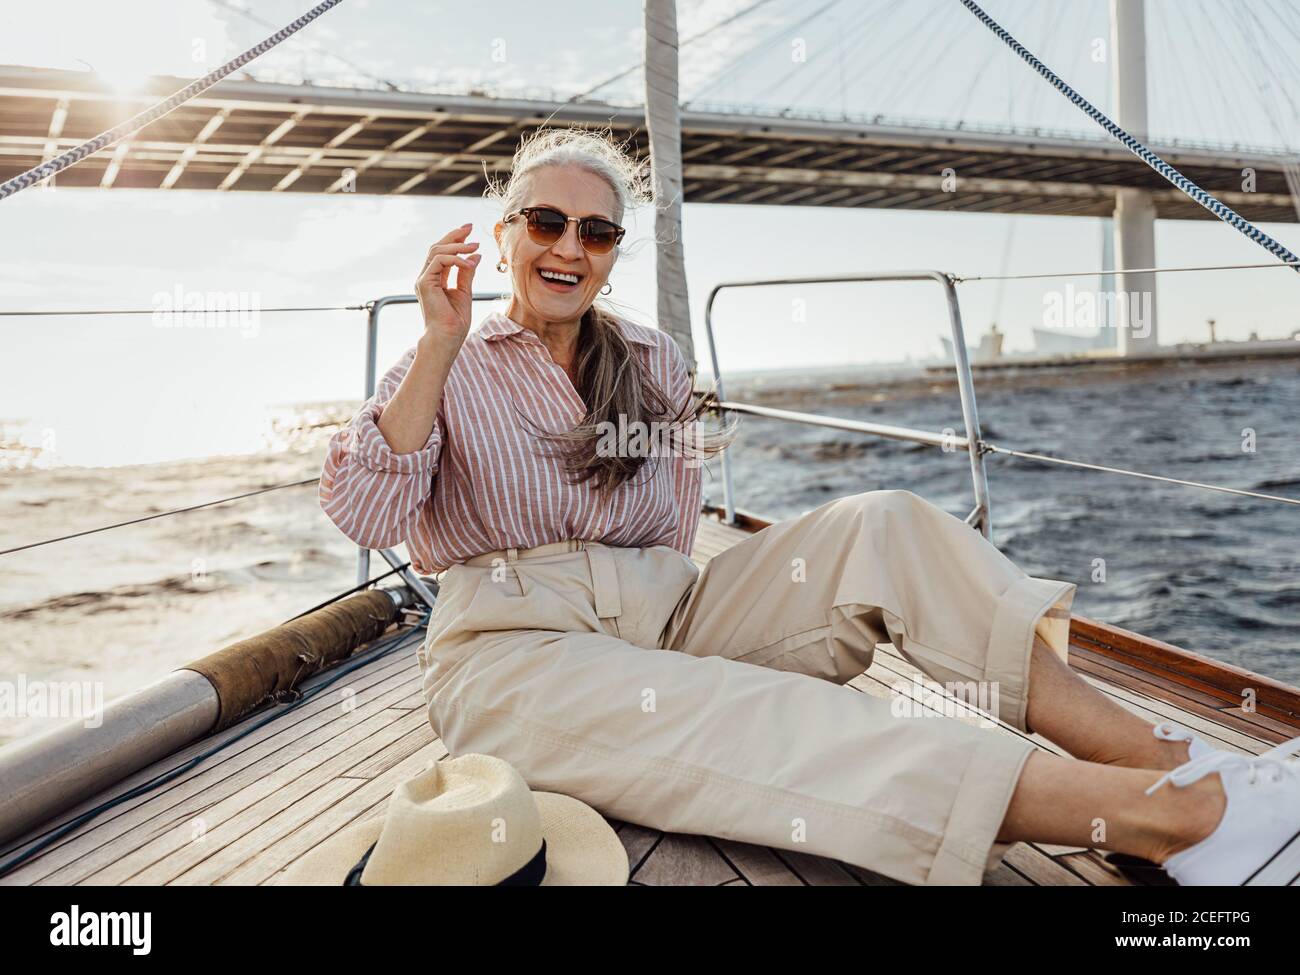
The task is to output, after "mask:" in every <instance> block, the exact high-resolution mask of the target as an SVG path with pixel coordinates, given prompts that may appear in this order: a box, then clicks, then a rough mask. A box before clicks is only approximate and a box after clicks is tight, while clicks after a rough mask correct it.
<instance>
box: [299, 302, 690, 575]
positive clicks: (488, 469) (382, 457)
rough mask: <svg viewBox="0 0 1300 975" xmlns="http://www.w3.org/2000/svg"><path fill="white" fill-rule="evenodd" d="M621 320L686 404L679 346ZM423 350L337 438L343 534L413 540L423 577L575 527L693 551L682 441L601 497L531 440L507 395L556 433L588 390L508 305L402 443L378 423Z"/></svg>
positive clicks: (579, 409) (483, 328)
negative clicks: (410, 442) (412, 446)
mask: <svg viewBox="0 0 1300 975" xmlns="http://www.w3.org/2000/svg"><path fill="white" fill-rule="evenodd" d="M618 324H619V327H620V328H621V329H622V331H623V334H624V336H626V337H627V339H628V340H629V342H630V343H631V346H632V349H633V350H634V352H636V353H637V354H639V355H641V356H642V358H643V361H644V362H645V363H646V365H647V366H648V367H649V369H650V373H651V375H652V377H653V378H654V379H655V380H656V381H657V382H658V383H660V385H661V387H662V388H663V389H664V390H665V391H666V392H667V393H668V394H669V396H670V397H671V398H672V401H673V403H674V405H675V406H678V407H680V406H682V405H684V403H685V400H686V397H687V396H688V395H689V394H690V385H691V383H690V377H689V375H688V373H687V371H686V363H685V360H684V359H683V357H682V353H681V350H680V349H678V347H677V343H676V342H674V341H673V339H672V338H671V337H670V336H669V335H667V334H666V333H664V332H661V331H659V330H658V329H653V328H646V327H644V326H641V325H637V324H635V323H632V322H629V321H626V320H624V319H619V322H618ZM415 352H416V350H415V347H414V346H412V347H411V348H410V349H409V350H407V352H406V354H405V355H403V356H402V358H401V359H400V360H399V361H398V363H397V364H396V365H395V366H393V368H392V369H390V370H389V371H388V373H387V374H386V375H385V376H384V377H383V379H382V380H381V381H380V383H379V386H378V388H377V389H376V391H375V395H374V396H372V397H371V398H370V399H369V400H367V401H366V402H365V403H364V404H362V406H361V409H360V410H359V411H358V412H357V413H356V414H355V415H354V416H353V418H352V420H351V422H350V423H349V424H348V425H347V426H346V427H344V428H343V429H341V430H339V431H338V432H337V433H335V434H334V436H333V437H332V438H330V442H329V447H328V451H327V453H326V457H325V462H324V468H323V470H322V473H321V479H320V488H319V491H320V505H321V508H322V509H324V511H325V513H326V515H328V516H329V518H330V520H331V521H333V522H334V524H335V525H337V526H338V528H339V530H341V531H342V532H343V534H345V535H346V536H347V537H348V538H350V539H352V540H353V541H354V542H356V543H357V544H358V545H362V546H365V547H366V548H372V549H378V548H391V547H393V546H396V545H398V544H399V543H401V542H405V543H406V546H407V551H408V553H409V555H410V560H411V565H412V567H413V568H414V569H415V571H416V572H418V573H420V574H423V575H428V574H431V573H433V572H440V571H442V570H443V569H445V568H447V567H448V566H449V565H451V564H453V563H456V562H463V561H465V560H466V559H469V558H472V557H473V556H475V555H480V554H482V553H484V552H491V551H496V550H497V549H504V548H531V547H532V546H535V545H543V544H545V543H547V542H558V541H564V540H566V539H571V538H574V539H586V540H589V541H598V542H604V543H606V544H608V545H620V546H629V547H648V546H652V545H668V546H671V547H672V548H675V549H677V550H678V551H679V552H682V553H683V554H686V555H689V554H690V551H691V546H692V545H693V544H694V540H695V532H696V528H697V525H698V522H699V514H700V503H701V468H700V466H699V460H698V458H696V459H695V460H693V461H692V460H691V459H690V458H689V457H688V456H687V454H689V451H683V450H680V449H679V450H674V451H668V452H666V453H663V454H662V456H657V457H656V456H651V457H648V458H647V459H646V461H645V462H644V463H643V465H642V467H641V469H640V470H639V471H638V472H637V474H636V475H635V476H634V477H633V478H632V480H631V481H629V482H625V483H623V484H621V485H619V487H618V488H617V489H616V490H615V491H614V492H613V495H612V496H611V498H610V500H609V501H608V503H605V504H601V503H600V501H599V496H598V492H597V491H596V489H595V488H594V487H593V486H591V484H590V482H587V483H583V484H580V485H574V484H572V483H570V482H569V481H568V480H567V478H566V476H565V474H564V470H563V462H562V460H561V459H560V458H559V457H555V456H545V455H544V454H543V452H542V451H538V450H537V449H536V445H537V443H538V441H537V438H536V436H535V435H534V434H533V433H532V432H531V430H530V429H529V428H528V427H527V426H525V425H524V424H523V423H522V422H521V421H520V420H519V418H518V417H517V416H516V415H515V411H514V409H512V408H511V404H512V403H513V404H514V405H515V406H517V407H518V408H519V410H520V411H521V412H523V413H524V414H526V415H527V416H528V417H529V418H530V419H531V420H532V421H533V422H534V423H537V424H539V425H541V426H542V427H544V428H545V429H548V430H552V431H559V430H569V429H572V428H573V426H575V425H576V424H577V423H579V422H581V420H582V418H583V416H584V415H585V413H586V409H585V406H584V404H583V402H582V398H581V396H579V394H578V392H577V391H576V390H575V389H574V388H573V384H572V382H570V380H569V377H568V375H567V374H566V373H565V371H564V369H563V367H561V366H559V365H557V364H556V363H555V362H554V361H552V359H551V356H550V353H549V351H548V350H547V348H546V345H545V344H544V343H543V342H542V340H541V339H540V338H538V337H537V335H536V334H535V333H534V332H532V331H530V330H529V329H526V328H524V327H523V326H522V325H520V324H518V323H517V322H515V321H513V320H512V319H510V318H508V317H506V315H505V314H504V313H502V312H493V313H492V314H490V315H489V316H488V317H487V318H486V319H485V320H484V322H483V323H482V325H480V327H479V328H477V329H475V330H473V331H471V332H470V333H469V335H468V336H467V337H466V339H465V343H464V344H463V345H462V346H461V349H460V352H459V354H458V355H457V357H456V360H455V361H454V362H453V363H452V368H451V371H450V373H449V375H448V377H447V382H446V384H445V385H444V387H443V394H442V402H441V404H440V406H439V408H438V412H437V416H436V421H435V423H434V427H433V432H432V433H431V434H430V435H429V439H428V440H427V441H426V442H425V444H424V446H423V447H422V448H420V449H419V450H414V451H410V452H408V453H401V454H399V453H394V452H393V450H392V449H391V448H390V447H389V445H388V442H387V440H385V439H384V435H383V434H382V433H381V432H380V430H379V427H378V426H377V425H376V421H378V419H379V417H380V415H381V414H382V413H383V410H384V406H385V405H386V404H387V403H388V401H389V400H390V399H392V397H393V394H394V393H396V391H397V387H398V385H399V384H400V383H401V381H402V377H403V376H405V375H406V371H407V369H409V368H410V365H411V362H412V360H413V359H414V358H415ZM545 449H546V450H549V451H550V452H551V453H554V450H553V449H552V448H545Z"/></svg>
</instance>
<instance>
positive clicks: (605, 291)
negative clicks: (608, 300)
mask: <svg viewBox="0 0 1300 975" xmlns="http://www.w3.org/2000/svg"><path fill="white" fill-rule="evenodd" d="M613 290H614V286H613V285H612V284H610V283H609V282H608V281H606V282H605V287H603V288H601V289H600V293H601V294H603V295H607V294H609V293H610V292H611V291H613Z"/></svg>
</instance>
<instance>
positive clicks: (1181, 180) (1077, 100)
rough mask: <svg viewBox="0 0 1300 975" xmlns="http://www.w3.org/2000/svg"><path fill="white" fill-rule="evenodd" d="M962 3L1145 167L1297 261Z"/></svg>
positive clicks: (969, 2)
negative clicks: (1145, 165) (1148, 167)
mask: <svg viewBox="0 0 1300 975" xmlns="http://www.w3.org/2000/svg"><path fill="white" fill-rule="evenodd" d="M961 3H962V6H964V7H965V8H966V9H967V10H969V11H970V12H971V13H973V14H974V15H975V16H976V17H977V18H978V19H979V21H980V23H982V24H983V25H984V26H985V27H987V28H988V29H989V30H991V31H993V33H994V34H996V35H997V36H998V37H1000V38H1001V39H1002V40H1003V41H1005V42H1006V44H1007V46H1008V47H1010V48H1011V49H1012V50H1013V51H1015V52H1016V53H1017V54H1019V55H1020V56H1021V58H1023V59H1024V61H1025V63H1026V64H1028V65H1029V66H1030V67H1031V68H1033V69H1034V70H1035V71H1037V72H1038V73H1039V74H1040V75H1042V76H1043V77H1044V78H1046V79H1047V80H1048V81H1049V82H1051V84H1052V86H1053V87H1054V88H1056V90H1057V91H1059V92H1060V93H1061V94H1062V95H1064V96H1065V97H1066V98H1068V99H1070V101H1072V102H1073V103H1074V104H1075V105H1076V106H1077V107H1078V108H1080V109H1082V110H1083V111H1084V112H1085V113H1087V115H1088V117H1089V118H1091V119H1092V120H1093V121H1094V122H1096V123H1097V124H1098V125H1100V126H1101V127H1102V128H1104V129H1105V130H1106V131H1107V132H1109V133H1110V134H1111V135H1113V136H1114V137H1115V138H1116V139H1118V140H1119V141H1120V142H1121V143H1123V144H1124V147H1125V148H1126V149H1128V150H1129V151H1130V152H1132V153H1133V154H1134V155H1135V156H1137V157H1138V158H1139V159H1141V160H1142V161H1143V162H1144V163H1146V164H1147V165H1148V166H1150V167H1151V168H1152V169H1154V170H1155V171H1156V172H1157V173H1159V174H1160V175H1161V176H1163V177H1164V178H1165V179H1167V180H1169V182H1171V183H1173V184H1174V185H1175V186H1177V187H1178V188H1179V189H1180V190H1182V191H1183V192H1184V193H1186V194H1187V195H1188V196H1190V197H1191V198H1192V199H1193V200H1195V201H1196V202H1197V203H1199V204H1200V205H1201V206H1203V207H1205V209H1207V210H1209V211H1210V212H1211V213H1213V214H1214V215H1215V216H1216V217H1218V218H1219V219H1220V220H1222V221H1223V222H1224V223H1226V224H1228V225H1230V226H1231V227H1233V228H1235V229H1236V230H1238V231H1240V232H1241V233H1243V234H1245V235H1246V236H1247V237H1249V238H1250V239H1251V240H1253V241H1254V242H1255V243H1257V244H1259V246H1260V247H1263V248H1264V249H1265V250H1266V251H1268V252H1269V253H1270V254H1272V255H1273V256H1274V257H1276V258H1278V259H1279V260H1282V261H1285V262H1287V263H1288V264H1292V263H1300V257H1296V255H1294V254H1292V253H1291V252H1290V251H1289V250H1287V249H1286V248H1285V247H1284V246H1282V244H1280V243H1278V242H1277V241H1276V240H1274V239H1273V238H1272V237H1270V236H1269V235H1268V234H1266V233H1264V231H1262V230H1260V229H1259V228H1258V227H1256V226H1255V225H1254V224H1253V223H1251V222H1250V221H1249V220H1247V219H1246V218H1245V217H1243V216H1241V214H1239V213H1237V212H1236V211H1235V210H1233V209H1232V208H1231V207H1228V206H1226V205H1225V204H1223V203H1220V202H1219V201H1218V200H1216V199H1215V198H1214V197H1213V196H1211V195H1210V194H1209V193H1207V192H1205V190H1203V189H1201V188H1200V187H1199V186H1197V185H1196V184H1195V183H1193V182H1192V181H1191V180H1190V179H1188V178H1187V177H1186V176H1184V175H1183V174H1182V173H1180V172H1179V171H1178V170H1176V169H1174V167H1173V166H1171V165H1169V163H1167V162H1165V161H1164V160H1163V159H1161V158H1160V157H1159V156H1157V155H1156V154H1155V153H1154V152H1152V151H1151V150H1150V149H1148V148H1147V147H1146V146H1144V145H1143V144H1142V143H1140V142H1138V140H1137V139H1135V138H1133V137H1132V136H1131V135H1129V134H1128V133H1127V132H1125V131H1124V130H1123V129H1121V128H1120V127H1119V126H1118V125H1116V124H1115V123H1114V122H1112V121H1111V120H1110V119H1109V118H1107V117H1106V116H1105V115H1103V114H1102V113H1101V112H1100V111H1098V110H1097V109H1096V108H1095V107H1094V106H1093V105H1092V103H1091V102H1089V101H1088V100H1087V99H1086V98H1084V97H1083V96H1082V95H1080V94H1079V93H1078V92H1077V91H1075V90H1074V89H1073V88H1071V87H1070V86H1069V85H1068V84H1066V83H1065V82H1064V81H1062V80H1061V79H1060V78H1059V77H1057V76H1056V74H1055V73H1053V71H1052V69H1051V68H1049V67H1048V66H1047V65H1045V64H1043V62H1042V61H1040V60H1038V58H1036V57H1034V56H1033V54H1031V53H1030V52H1029V51H1028V50H1026V49H1025V48H1024V46H1023V45H1021V43H1020V42H1019V41H1017V40H1016V39H1015V38H1014V37H1012V36H1011V35H1010V34H1008V33H1007V32H1006V30H1004V29H1003V28H1002V26H1001V25H1000V24H998V23H997V21H995V20H994V19H993V18H992V17H990V16H989V15H988V14H986V13H985V12H984V11H983V10H981V9H980V7H979V4H977V3H975V2H974V0H961ZM1296 270H1297V271H1298V272H1300V267H1297V268H1296Z"/></svg>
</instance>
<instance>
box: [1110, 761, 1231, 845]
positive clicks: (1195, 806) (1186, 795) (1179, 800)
mask: <svg viewBox="0 0 1300 975" xmlns="http://www.w3.org/2000/svg"><path fill="white" fill-rule="evenodd" d="M1169 744H1181V745H1183V746H1184V748H1185V747H1186V743H1185V742H1170V743H1169ZM1153 782H1154V780H1153ZM1150 798H1151V799H1152V803H1151V805H1150V806H1149V807H1145V808H1143V809H1141V811H1140V815H1139V820H1138V821H1137V822H1135V823H1134V824H1133V834H1132V835H1133V836H1134V837H1135V838H1136V842H1137V844H1138V846H1139V847H1141V849H1139V850H1138V851H1126V852H1136V853H1137V855H1139V856H1142V857H1145V858H1146V859H1148V860H1151V861H1153V862H1155V863H1164V862H1165V861H1166V860H1168V859H1169V858H1170V857H1171V856H1173V855H1174V854H1175V853H1181V852H1182V851H1183V850H1186V849H1188V848H1189V847H1192V846H1195V845H1196V844H1197V843H1199V842H1201V841H1202V840H1203V839H1205V838H1206V837H1207V836H1209V835H1210V834H1211V833H1213V832H1214V831H1215V830H1216V829H1217V828H1218V826H1219V823H1220V822H1222V820H1223V814H1224V812H1225V810H1226V809H1227V805H1228V800H1227V795H1226V793H1225V792H1224V791H1223V782H1222V780H1221V779H1220V777H1219V776H1218V775H1217V774H1214V775H1207V776H1205V777H1204V778H1203V779H1200V780H1199V781H1197V782H1193V783H1191V784H1190V785H1187V786H1176V785H1174V784H1173V783H1171V782H1166V783H1165V784H1164V785H1162V786H1161V787H1160V788H1159V789H1157V790H1156V791H1155V792H1154V793H1152V794H1151V797H1150ZM1156 800H1159V801H1158V802H1157V801H1156Z"/></svg>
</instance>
